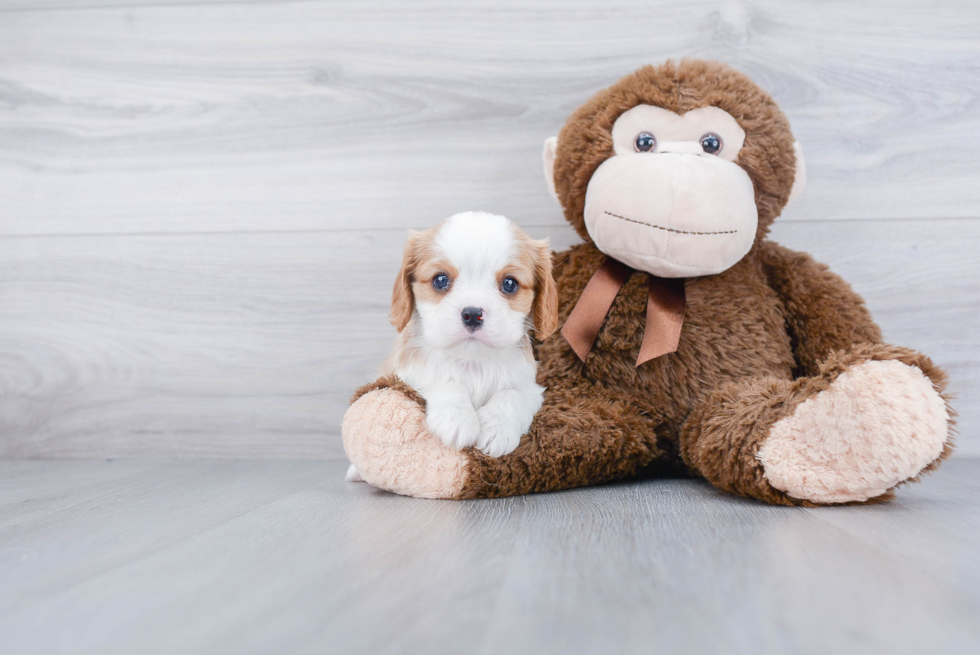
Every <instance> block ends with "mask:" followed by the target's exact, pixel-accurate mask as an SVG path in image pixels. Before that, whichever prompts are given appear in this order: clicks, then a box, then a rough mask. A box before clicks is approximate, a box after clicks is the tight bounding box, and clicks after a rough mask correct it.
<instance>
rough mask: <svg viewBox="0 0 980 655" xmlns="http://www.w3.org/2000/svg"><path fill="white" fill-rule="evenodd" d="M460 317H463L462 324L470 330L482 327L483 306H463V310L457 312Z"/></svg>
mask: <svg viewBox="0 0 980 655" xmlns="http://www.w3.org/2000/svg"><path fill="white" fill-rule="evenodd" d="M459 315H460V317H461V318H462V319H463V325H465V326H466V329H467V330H469V331H470V332H473V331H475V330H479V329H480V328H481V327H483V308H482V307H464V308H463V311H461V312H460V313H459Z"/></svg>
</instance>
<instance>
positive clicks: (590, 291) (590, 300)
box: [561, 257, 685, 366]
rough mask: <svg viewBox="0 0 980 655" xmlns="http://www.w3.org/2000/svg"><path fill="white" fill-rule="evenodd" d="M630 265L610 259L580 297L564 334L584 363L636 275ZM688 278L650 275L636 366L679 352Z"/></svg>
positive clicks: (567, 322) (565, 326)
mask: <svg viewBox="0 0 980 655" xmlns="http://www.w3.org/2000/svg"><path fill="white" fill-rule="evenodd" d="M633 272H634V271H633V269H632V268H630V267H629V266H627V265H626V264H624V263H622V262H619V261H616V260H615V259H612V258H611V257H607V258H606V261H605V262H604V263H603V264H602V266H601V267H600V268H599V270H597V271H596V272H595V273H594V274H593V275H592V279H591V280H589V283H588V284H587V285H585V290H584V291H583V292H582V295H581V296H580V297H579V299H578V302H576V303H575V307H573V308H572V313H571V314H569V316H568V320H567V321H565V325H563V326H562V328H561V334H562V336H563V337H565V340H566V341H568V343H569V344H570V345H571V346H572V350H574V351H575V354H576V355H578V356H579V358H580V359H581V360H582V361H583V362H584V361H585V360H586V358H587V357H588V356H589V353H590V352H591V351H592V344H594V343H595V340H596V337H597V336H599V328H601V327H602V322H603V321H604V320H605V319H606V314H608V313H609V308H610V307H612V304H613V301H614V300H616V294H618V293H619V290H620V289H621V288H622V287H623V285H624V284H626V281H627V280H629V279H630V276H631V275H632V274H633ZM684 302H685V299H684V279H683V278H663V277H657V276H655V275H651V276H650V288H649V293H648V294H647V324H646V328H644V330H643V343H642V344H641V345H640V356H639V357H638V358H637V359H636V365H637V366H639V365H640V364H642V363H643V362H647V361H650V360H651V359H656V358H657V357H660V356H661V355H666V354H667V353H672V352H674V351H676V350H677V344H678V342H679V341H680V338H681V326H682V325H683V324H684Z"/></svg>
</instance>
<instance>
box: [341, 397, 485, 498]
mask: <svg viewBox="0 0 980 655" xmlns="http://www.w3.org/2000/svg"><path fill="white" fill-rule="evenodd" d="M341 434H342V436H343V439H344V450H345V451H346V452H347V457H348V459H350V461H351V463H352V464H353V465H354V467H355V468H356V470H357V472H358V473H360V476H361V477H362V478H363V479H364V481H365V482H367V483H369V484H371V485H373V486H375V487H379V488H381V489H385V490H387V491H391V492H394V493H396V494H402V495H404V496H415V497H417V498H458V497H459V495H460V493H461V492H462V490H463V483H464V482H465V480H466V462H467V457H466V455H465V454H464V453H462V452H460V451H458V450H456V449H454V448H452V447H450V446H447V445H445V444H444V443H442V441H440V440H439V439H438V438H436V437H435V436H433V435H432V434H430V433H429V431H428V430H427V429H426V427H425V411H424V410H423V409H422V407H421V406H420V405H419V404H418V403H417V402H416V401H415V400H412V399H411V398H409V397H407V396H406V395H405V394H403V393H400V392H399V391H396V390H395V389H391V388H379V389H375V390H373V391H369V392H368V393H366V394H364V395H363V396H361V397H360V398H358V399H357V400H356V401H355V402H354V404H353V405H351V406H350V407H349V408H348V409H347V413H346V414H344V423H343V427H342V428H341Z"/></svg>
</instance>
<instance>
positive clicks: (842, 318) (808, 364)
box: [760, 241, 882, 377]
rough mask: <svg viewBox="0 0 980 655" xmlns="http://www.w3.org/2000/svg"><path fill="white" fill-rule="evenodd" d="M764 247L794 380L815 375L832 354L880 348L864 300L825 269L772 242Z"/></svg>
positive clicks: (803, 256) (804, 255)
mask: <svg viewBox="0 0 980 655" xmlns="http://www.w3.org/2000/svg"><path fill="white" fill-rule="evenodd" d="M760 246H761V249H762V252H761V254H762V263H763V266H764V267H765V271H766V274H767V276H768V279H769V284H770V286H772V288H773V289H774V290H775V291H776V293H777V294H779V296H780V298H781V299H782V301H783V306H784V309H785V316H786V328H787V330H788V332H789V335H790V339H791V340H792V345H793V352H794V354H795V355H796V362H797V369H796V371H795V372H794V373H795V375H796V377H801V376H806V375H816V374H817V371H818V369H819V367H820V363H821V362H822V361H824V360H825V359H826V358H827V356H828V355H830V354H831V353H832V352H835V351H840V350H846V349H849V348H851V347H853V346H855V345H857V344H860V343H869V344H880V343H882V339H881V330H880V329H879V328H878V326H877V325H876V324H875V322H874V320H872V318H871V314H870V313H869V312H868V309H867V308H866V307H865V306H864V300H862V299H861V297H860V296H859V295H858V294H857V293H855V292H854V290H853V289H851V286H850V285H849V284H848V283H847V282H845V281H844V280H842V279H841V278H840V277H838V276H837V275H836V274H834V273H833V272H831V271H830V269H829V268H828V267H827V266H826V265H824V264H820V263H818V262H816V261H814V259H813V258H812V257H810V256H809V255H807V254H805V253H800V252H794V251H792V250H790V249H788V248H784V247H782V246H780V245H778V244H776V243H773V242H771V241H763V242H762V243H761V244H760Z"/></svg>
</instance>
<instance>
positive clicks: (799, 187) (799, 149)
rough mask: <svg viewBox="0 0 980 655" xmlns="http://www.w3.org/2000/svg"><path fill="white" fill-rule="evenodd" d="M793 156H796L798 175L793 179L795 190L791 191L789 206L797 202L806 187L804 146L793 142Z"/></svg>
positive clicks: (787, 202)
mask: <svg viewBox="0 0 980 655" xmlns="http://www.w3.org/2000/svg"><path fill="white" fill-rule="evenodd" d="M793 154H794V155H796V175H795V176H794V177H793V188H792V189H790V191H789V200H787V201H786V204H787V205H789V204H790V203H791V202H793V201H794V200H796V199H797V198H798V197H799V195H800V194H801V193H803V189H804V188H805V187H806V161H805V160H804V159H803V146H801V145H800V142H799V141H794V142H793Z"/></svg>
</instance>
